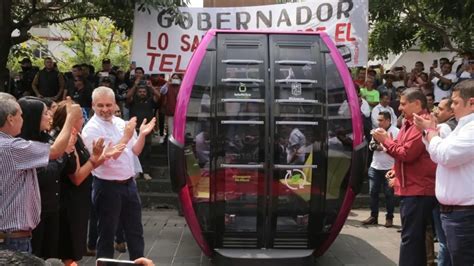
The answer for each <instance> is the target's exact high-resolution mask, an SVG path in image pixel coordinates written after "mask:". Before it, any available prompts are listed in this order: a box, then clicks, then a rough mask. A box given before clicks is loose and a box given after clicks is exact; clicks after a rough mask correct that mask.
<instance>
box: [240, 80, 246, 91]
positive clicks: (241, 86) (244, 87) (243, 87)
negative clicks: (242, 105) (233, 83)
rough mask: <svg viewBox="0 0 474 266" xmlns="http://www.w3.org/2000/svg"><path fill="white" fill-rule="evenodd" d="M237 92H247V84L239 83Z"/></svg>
mask: <svg viewBox="0 0 474 266" xmlns="http://www.w3.org/2000/svg"><path fill="white" fill-rule="evenodd" d="M239 92H241V93H244V92H247V86H245V83H242V82H241V83H240V85H239Z"/></svg>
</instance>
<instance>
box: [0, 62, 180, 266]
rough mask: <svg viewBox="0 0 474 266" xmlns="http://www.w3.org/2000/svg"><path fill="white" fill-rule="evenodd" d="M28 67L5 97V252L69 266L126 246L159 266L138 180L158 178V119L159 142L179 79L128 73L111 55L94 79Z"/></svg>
mask: <svg viewBox="0 0 474 266" xmlns="http://www.w3.org/2000/svg"><path fill="white" fill-rule="evenodd" d="M21 63H22V67H23V72H22V78H21V79H20V80H18V81H17V82H16V85H15V88H14V89H13V90H10V91H9V92H10V93H3V92H2V93H0V147H1V149H0V161H1V162H0V169H1V177H0V187H1V191H0V202H1V203H0V209H1V210H2V218H1V220H0V249H9V250H15V251H23V252H29V253H32V254H34V255H35V256H37V257H40V258H43V259H48V258H59V259H61V260H62V262H63V263H64V264H65V265H77V261H79V260H81V259H82V257H83V256H84V255H86V254H88V255H96V256H97V258H113V255H114V252H115V250H116V251H119V252H127V249H128V252H129V255H130V260H132V261H136V262H137V263H144V264H146V265H152V264H151V262H150V261H148V260H146V259H144V258H143V256H144V238H143V226H142V222H141V220H142V219H141V203H140V198H139V194H138V190H137V185H136V181H135V178H139V177H140V176H142V177H143V178H146V179H149V178H151V177H150V176H149V175H148V174H146V173H144V171H145V170H144V169H145V168H146V167H148V164H149V156H150V152H151V140H152V135H153V134H152V132H153V131H154V130H155V126H156V124H157V123H156V121H157V119H158V121H159V123H158V124H159V129H157V130H156V131H157V132H159V133H160V136H157V137H158V138H159V141H160V142H161V143H163V142H164V141H165V140H166V136H165V123H166V124H167V130H166V133H167V134H172V130H173V115H174V107H175V104H176V97H177V94H178V91H179V87H180V83H181V79H182V76H181V74H173V75H171V77H170V78H169V80H165V79H164V75H158V74H152V75H150V76H147V75H145V72H144V70H143V68H141V67H135V66H132V67H131V69H129V70H128V71H127V72H124V71H121V70H120V69H117V68H112V67H111V62H110V60H109V59H104V60H103V61H102V66H103V67H102V69H101V71H99V72H97V73H96V74H94V75H92V74H90V72H89V70H87V69H88V66H86V67H84V65H75V66H73V68H72V70H71V72H70V73H65V74H63V73H61V72H59V71H58V70H57V69H55V67H54V63H53V61H52V59H51V58H45V59H44V68H43V69H42V70H39V71H36V73H31V72H32V71H35V70H34V69H35V68H34V67H31V61H30V60H29V59H28V58H26V59H23V60H22V61H21ZM12 87H13V86H10V87H9V88H10V89H11V88H12ZM147 176H148V177H147ZM125 242H126V243H127V244H125ZM147 263H148V264H147Z"/></svg>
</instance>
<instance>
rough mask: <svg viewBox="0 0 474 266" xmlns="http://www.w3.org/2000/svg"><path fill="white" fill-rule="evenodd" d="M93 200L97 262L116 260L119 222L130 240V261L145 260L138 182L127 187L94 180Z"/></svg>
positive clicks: (131, 182)
mask: <svg viewBox="0 0 474 266" xmlns="http://www.w3.org/2000/svg"><path fill="white" fill-rule="evenodd" d="M92 197H93V202H94V208H95V210H96V214H97V218H98V219H97V221H98V222H97V232H98V235H99V238H98V240H97V258H113V256H114V237H115V234H116V232H117V228H118V226H119V221H120V222H121V223H122V226H123V230H124V232H125V238H126V239H127V245H128V251H129V254H130V260H135V259H137V258H140V257H143V255H144V248H145V241H144V239H143V225H142V206H141V202H140V197H139V196H138V191H137V185H136V183H135V180H134V179H133V178H131V179H130V181H129V182H127V183H125V184H118V183H114V182H111V181H106V180H103V179H100V178H95V179H94V182H93V184H92Z"/></svg>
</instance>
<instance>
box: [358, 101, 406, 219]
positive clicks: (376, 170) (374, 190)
mask: <svg viewBox="0 0 474 266" xmlns="http://www.w3.org/2000/svg"><path fill="white" fill-rule="evenodd" d="M386 97H388V95H386ZM391 119H392V114H390V113H389V112H387V111H382V112H380V113H379V115H378V117H377V121H378V127H380V128H383V129H385V130H386V131H387V132H388V133H389V134H390V135H391V136H392V138H396V137H397V135H398V131H399V129H398V128H397V127H396V126H394V125H392V121H391ZM369 149H370V150H372V151H373V152H374V156H373V158H372V163H371V164H370V168H369V193H370V217H369V218H367V219H366V220H364V221H363V222H362V224H364V225H369V224H378V216H379V193H380V186H381V185H382V184H383V188H384V193H385V202H386V207H387V215H386V216H385V227H392V226H393V210H394V202H393V197H394V196H393V188H391V187H390V186H389V185H388V180H387V179H386V178H385V175H386V174H387V172H388V171H389V170H390V169H392V167H393V164H394V162H395V159H394V158H393V157H392V156H390V155H388V154H387V153H386V149H385V148H384V146H383V145H382V144H380V143H378V142H377V141H375V140H374V139H372V141H371V142H370V145H369Z"/></svg>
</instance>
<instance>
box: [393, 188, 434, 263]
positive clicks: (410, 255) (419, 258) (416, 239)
mask: <svg viewBox="0 0 474 266" xmlns="http://www.w3.org/2000/svg"><path fill="white" fill-rule="evenodd" d="M435 205H436V198H435V197H434V196H402V197H400V216H401V218H402V235H401V238H402V239H401V243H400V258H399V265H400V266H407V265H409V266H420V265H426V245H425V232H426V226H427V225H428V224H429V223H430V221H431V216H432V211H433V208H434V206H435Z"/></svg>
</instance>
